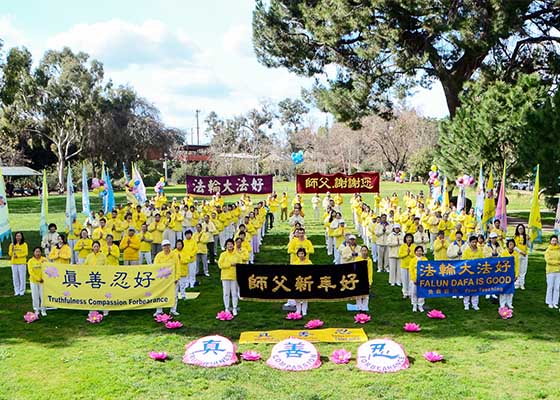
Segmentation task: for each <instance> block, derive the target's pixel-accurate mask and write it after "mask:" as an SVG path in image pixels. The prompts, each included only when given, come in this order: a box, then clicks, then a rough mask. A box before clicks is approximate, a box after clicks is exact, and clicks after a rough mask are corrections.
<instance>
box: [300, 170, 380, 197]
mask: <svg viewBox="0 0 560 400" xmlns="http://www.w3.org/2000/svg"><path fill="white" fill-rule="evenodd" d="M296 190H297V192H298V193H327V192H333V193H379V173H378V172H357V173H355V174H352V175H345V174H330V175H327V174H319V173H314V174H303V175H299V174H298V175H297V177H296Z"/></svg>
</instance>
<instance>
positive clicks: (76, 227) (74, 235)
mask: <svg viewBox="0 0 560 400" xmlns="http://www.w3.org/2000/svg"><path fill="white" fill-rule="evenodd" d="M81 230H82V224H80V223H79V222H78V221H77V220H76V217H75V216H74V217H73V218H72V227H71V229H69V227H68V226H67V227H66V234H67V235H68V246H70V249H71V250H72V258H71V260H70V261H71V263H72V264H78V252H77V251H76V250H75V247H76V242H77V241H78V239H79V235H80V231H81Z"/></svg>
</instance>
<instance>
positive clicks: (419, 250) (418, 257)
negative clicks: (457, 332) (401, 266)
mask: <svg viewBox="0 0 560 400" xmlns="http://www.w3.org/2000/svg"><path fill="white" fill-rule="evenodd" d="M414 256H415V257H414V259H412V260H411V261H410V263H409V264H408V278H409V279H410V281H409V287H410V302H411V304H412V312H417V311H420V312H424V298H423V297H418V295H417V293H418V292H417V285H418V282H417V280H418V273H417V269H418V268H417V267H418V262H419V261H427V260H428V259H427V258H426V257H425V256H424V247H422V246H416V247H415V248H414Z"/></svg>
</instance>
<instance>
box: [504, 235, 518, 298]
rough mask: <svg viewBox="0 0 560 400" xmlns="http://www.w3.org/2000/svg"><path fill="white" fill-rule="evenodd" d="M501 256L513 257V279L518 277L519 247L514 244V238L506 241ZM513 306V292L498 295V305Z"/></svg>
mask: <svg viewBox="0 0 560 400" xmlns="http://www.w3.org/2000/svg"><path fill="white" fill-rule="evenodd" d="M500 256H501V257H513V268H514V271H515V277H514V278H515V280H516V282H517V278H518V277H519V249H518V248H517V247H516V246H515V240H513V239H509V240H508V241H507V242H506V248H505V249H504V251H502V254H501V255H500ZM506 306H507V307H509V308H513V293H511V294H501V295H500V307H506Z"/></svg>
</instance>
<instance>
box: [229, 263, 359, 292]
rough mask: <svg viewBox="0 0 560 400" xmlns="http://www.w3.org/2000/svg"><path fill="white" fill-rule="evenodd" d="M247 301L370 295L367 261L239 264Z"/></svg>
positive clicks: (239, 276)
mask: <svg viewBox="0 0 560 400" xmlns="http://www.w3.org/2000/svg"><path fill="white" fill-rule="evenodd" d="M237 283H238V284H239V290H240V295H241V297H242V298H243V299H244V300H264V301H284V300H287V299H299V300H319V301H321V300H322V301H328V300H344V299H350V298H355V297H357V296H363V295H367V294H369V282H368V274H367V263H366V261H358V262H353V263H348V264H338V265H332V264H329V265H257V264H237Z"/></svg>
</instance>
